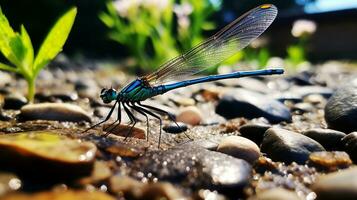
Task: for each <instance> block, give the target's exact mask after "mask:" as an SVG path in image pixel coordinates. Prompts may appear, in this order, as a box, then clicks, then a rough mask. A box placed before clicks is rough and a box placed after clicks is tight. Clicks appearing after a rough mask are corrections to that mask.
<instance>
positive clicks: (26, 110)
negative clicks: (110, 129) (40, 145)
mask: <svg viewBox="0 0 357 200" xmlns="http://www.w3.org/2000/svg"><path fill="white" fill-rule="evenodd" d="M19 119H20V120H23V121H28V120H40V119H42V120H53V121H70V122H81V121H87V122H90V121H91V117H90V116H89V115H88V114H87V113H86V112H85V111H84V110H83V109H82V108H81V107H79V106H77V105H73V104H68V103H39V104H30V105H26V106H24V107H22V108H21V113H20V115H19Z"/></svg>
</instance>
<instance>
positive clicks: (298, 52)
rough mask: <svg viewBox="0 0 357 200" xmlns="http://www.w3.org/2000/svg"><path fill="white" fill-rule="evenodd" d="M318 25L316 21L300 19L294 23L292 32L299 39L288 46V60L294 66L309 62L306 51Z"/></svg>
mask: <svg viewBox="0 0 357 200" xmlns="http://www.w3.org/2000/svg"><path fill="white" fill-rule="evenodd" d="M316 28H317V25H316V23H315V22H314V21H311V20H305V19H300V20H297V21H295V22H294V23H293V27H292V29H291V34H292V36H294V37H295V38H296V39H297V42H296V44H292V45H290V46H288V47H287V50H286V51H287V58H286V62H287V64H288V65H290V66H292V67H297V66H298V65H299V64H301V63H304V62H307V58H306V55H307V53H306V51H307V49H308V48H307V44H308V41H309V39H310V37H311V36H312V35H313V34H314V33H315V32H316Z"/></svg>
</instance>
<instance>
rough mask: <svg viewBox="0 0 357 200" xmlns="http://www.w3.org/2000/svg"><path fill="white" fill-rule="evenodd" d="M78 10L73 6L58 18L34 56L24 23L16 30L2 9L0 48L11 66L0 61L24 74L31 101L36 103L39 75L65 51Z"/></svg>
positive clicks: (0, 68)
mask: <svg viewBox="0 0 357 200" xmlns="http://www.w3.org/2000/svg"><path fill="white" fill-rule="evenodd" d="M76 14H77V9H76V8H72V9H70V10H69V11H67V12H66V13H65V14H64V15H63V16H62V17H61V18H59V19H58V20H57V22H56V23H55V25H54V26H53V27H52V29H51V30H50V32H49V33H48V34H47V36H46V38H45V40H44V41H43V43H42V45H41V47H40V49H39V51H38V53H37V55H36V56H35V57H34V49H33V47H32V43H31V39H30V36H29V35H28V33H27V31H26V29H25V27H24V26H23V25H21V31H20V33H17V32H15V31H14V30H13V29H12V28H11V26H10V24H9V21H8V20H7V18H6V17H5V15H4V14H3V13H2V10H1V8H0V51H1V53H2V54H3V55H4V56H5V58H6V59H7V60H8V61H9V63H10V64H9V65H8V64H5V63H0V70H5V71H10V72H15V73H18V74H20V75H22V76H23V77H24V78H25V79H26V81H27V84H28V94H27V97H28V100H29V101H30V102H33V99H34V96H35V81H36V78H37V75H38V74H39V72H40V71H41V69H43V68H44V67H45V66H46V65H47V64H48V63H49V62H50V61H51V60H52V59H54V58H55V57H56V55H57V54H58V53H59V52H60V51H61V50H62V47H63V45H64V43H65V42H66V40H67V37H68V35H69V32H70V31H71V29H72V25H73V23H74V19H75V17H76Z"/></svg>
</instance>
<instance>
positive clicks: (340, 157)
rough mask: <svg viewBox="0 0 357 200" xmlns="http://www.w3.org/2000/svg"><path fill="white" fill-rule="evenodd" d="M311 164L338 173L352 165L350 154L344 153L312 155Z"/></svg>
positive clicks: (315, 153)
mask: <svg viewBox="0 0 357 200" xmlns="http://www.w3.org/2000/svg"><path fill="white" fill-rule="evenodd" d="M309 164H310V165H311V166H314V167H316V168H318V169H322V170H326V171H336V170H338V169H343V168H347V167H349V166H350V165H352V161H351V159H350V157H349V156H348V154H347V153H346V152H343V151H332V152H328V151H321V152H314V153H311V154H310V156H309Z"/></svg>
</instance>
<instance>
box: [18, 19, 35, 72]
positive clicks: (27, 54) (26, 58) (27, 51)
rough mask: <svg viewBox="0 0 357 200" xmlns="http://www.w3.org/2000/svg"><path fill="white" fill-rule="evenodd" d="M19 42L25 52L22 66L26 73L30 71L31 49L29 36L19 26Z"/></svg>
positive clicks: (22, 27)
mask: <svg viewBox="0 0 357 200" xmlns="http://www.w3.org/2000/svg"><path fill="white" fill-rule="evenodd" d="M21 41H22V45H23V47H24V50H25V52H24V54H25V55H24V59H23V61H22V64H23V66H24V67H25V68H26V69H27V70H28V71H31V69H32V64H33V47H32V42H31V39H30V36H29V35H28V33H27V31H26V29H25V27H24V26H23V25H21Z"/></svg>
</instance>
